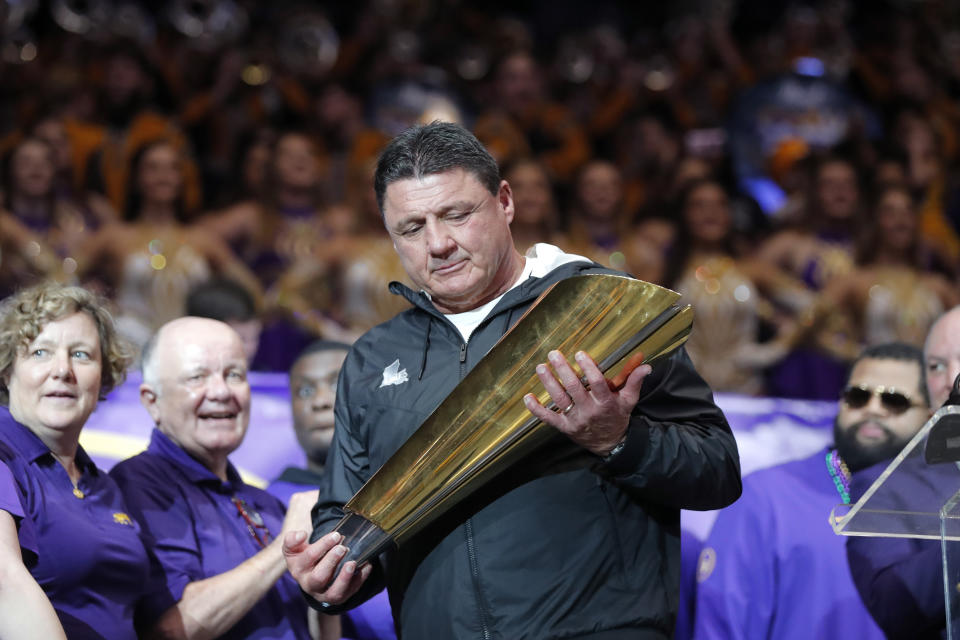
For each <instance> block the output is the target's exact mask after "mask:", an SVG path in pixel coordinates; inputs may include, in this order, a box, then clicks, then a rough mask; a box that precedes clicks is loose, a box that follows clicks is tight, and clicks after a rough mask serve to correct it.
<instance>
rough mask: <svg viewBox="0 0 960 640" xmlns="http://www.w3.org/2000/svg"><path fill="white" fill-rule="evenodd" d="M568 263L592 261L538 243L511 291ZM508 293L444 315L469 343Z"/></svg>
mask: <svg viewBox="0 0 960 640" xmlns="http://www.w3.org/2000/svg"><path fill="white" fill-rule="evenodd" d="M568 262H590V260H589V259H588V258H584V257H583V256H578V255H575V254H573V253H564V252H563V251H561V250H560V248H558V247H555V246H553V245H552V244H546V243H543V242H540V243H537V244H535V245H533V246H532V247H530V249H528V250H527V255H526V264H524V265H523V271H522V272H521V273H520V277H519V278H517V280H516V282H514V283H513V285H512V286H511V287H510V289H513V288H515V287H517V286H519V285H520V283H522V282H524V281H525V280H526V279H527V278H531V277H532V278H542V277H543V276H545V275H547V274H548V273H550V272H551V271H553V270H554V269H556V268H557V267H559V266H560V265H563V264H567V263H568ZM510 289H507V291H510ZM507 291H504V292H503V293H501V294H500V295H499V296H497V297H496V298H494V299H493V300H491V301H490V302H488V303H486V304H484V305H482V306H479V307H477V308H476V309H471V310H470V311H464V312H463V313H445V314H443V315H445V316H446V317H447V319H449V320H450V322H452V323H453V325H454V326H455V327H456V328H457V329H458V330H459V331H460V335H462V336H463V341H464V342H467V341H469V340H470V336H471V335H472V334H473V331H474V329H476V328H477V327H478V326H480V323H481V322H483V320H484V318H486V317H487V314H489V313H490V312H491V311H493V308H494V307H495V306H497V303H498V302H500V298H502V297H503V296H505V295H506V294H507Z"/></svg>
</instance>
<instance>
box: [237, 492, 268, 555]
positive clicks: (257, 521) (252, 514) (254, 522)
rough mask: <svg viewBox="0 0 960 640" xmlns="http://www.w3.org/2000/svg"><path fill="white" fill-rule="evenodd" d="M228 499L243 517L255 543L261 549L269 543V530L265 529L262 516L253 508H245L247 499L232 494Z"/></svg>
mask: <svg viewBox="0 0 960 640" xmlns="http://www.w3.org/2000/svg"><path fill="white" fill-rule="evenodd" d="M230 501H231V502H233V505H234V506H235V507H236V508H237V513H239V514H240V517H241V518H243V521H244V522H245V523H246V524H247V530H248V531H249V532H250V535H251V536H253V539H254V540H256V541H257V544H258V545H259V546H260V548H261V549H263V548H264V547H266V546H267V545H268V544H270V530H269V529H267V525H266V523H264V521H263V516H261V515H260V514H259V513H257V511H256V510H255V509H249V510H248V508H247V501H246V500H244V499H243V498H238V497H237V496H234V497H232V498H230Z"/></svg>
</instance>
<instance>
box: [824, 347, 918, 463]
mask: <svg viewBox="0 0 960 640" xmlns="http://www.w3.org/2000/svg"><path fill="white" fill-rule="evenodd" d="M847 386H848V387H863V388H865V389H868V390H871V391H873V390H875V389H877V388H878V387H883V388H884V389H886V390H893V391H897V392H899V393H901V394H903V395H905V396H907V398H909V399H910V400H911V401H912V404H913V405H914V406H911V407H910V408H908V409H907V410H906V411H903V412H900V413H898V412H897V411H896V410H894V409H891V408H890V407H888V406H886V405H884V403H883V402H882V401H881V398H880V396H879V394H877V393H873V394H872V395H871V397H870V399H869V400H868V401H867V403H866V404H865V405H863V406H861V407H854V406H851V405H850V404H849V403H848V402H846V401H845V400H841V401H840V409H839V411H838V413H837V418H836V420H835V421H834V439H835V442H836V446H837V449H838V450H839V451H840V456H841V457H842V458H843V459H844V460H845V461H846V463H847V465H848V466H849V467H850V468H851V469H852V470H857V469H862V468H864V467H868V466H870V465H872V464H875V463H877V462H880V461H882V460H887V459H890V458H892V457H894V456H895V455H896V454H897V453H899V452H900V450H901V449H903V446H904V445H905V444H906V443H907V442H908V441H909V440H910V438H912V437H913V436H914V434H916V433H917V431H918V430H919V429H920V427H922V426H923V423H924V422H926V421H927V418H929V417H930V409H929V408H928V407H927V405H926V403H925V402H924V400H923V396H922V395H921V392H920V367H919V366H918V365H917V364H915V363H913V362H909V361H906V360H891V359H886V358H884V359H874V358H865V359H863V360H861V361H860V362H858V363H857V364H856V366H855V367H854V368H853V371H852V372H851V373H850V378H849V380H848V381H847Z"/></svg>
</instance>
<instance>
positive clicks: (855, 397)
mask: <svg viewBox="0 0 960 640" xmlns="http://www.w3.org/2000/svg"><path fill="white" fill-rule="evenodd" d="M875 395H876V396H880V404H881V406H883V408H884V409H886V410H887V411H889V412H890V413H893V414H900V413H904V412H905V411H907V410H908V409H911V408H913V407H925V406H927V403H925V402H915V401H914V400H913V399H912V398H911V397H910V396H908V395H906V394H904V393H900V392H899V391H897V390H896V389H894V388H892V387H873V388H871V387H867V386H857V387H853V386H851V387H847V388H846V389H844V390H843V394H842V396H841V397H842V398H843V401H844V402H845V403H846V404H847V406H848V407H850V408H851V409H862V408H863V407H865V406H867V403H868V402H870V398H872V397H873V396H875Z"/></svg>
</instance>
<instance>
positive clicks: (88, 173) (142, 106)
mask: <svg viewBox="0 0 960 640" xmlns="http://www.w3.org/2000/svg"><path fill="white" fill-rule="evenodd" d="M103 65H104V66H103V80H104V84H103V87H102V93H101V106H100V111H99V112H98V113H100V114H102V116H103V119H104V122H103V123H92V124H89V125H86V126H84V125H77V126H76V127H75V128H74V131H73V133H74V136H75V137H74V140H73V146H74V153H75V158H76V159H77V162H78V163H79V165H80V166H79V167H78V170H77V173H78V174H79V175H81V176H82V177H83V180H84V181H85V184H87V185H89V186H90V187H92V188H93V189H94V190H96V191H99V192H100V193H103V194H104V195H106V196H107V198H108V199H109V200H110V203H111V204H112V205H113V208H114V209H115V210H116V211H125V210H127V209H128V208H129V202H128V197H129V196H130V193H129V185H130V182H131V180H130V174H131V172H133V171H134V170H135V167H134V162H133V160H134V156H135V155H136V154H137V153H139V152H140V151H141V149H142V148H143V147H144V146H145V145H146V144H148V143H153V142H155V141H157V140H163V141H165V142H166V143H167V144H169V145H170V146H172V147H173V148H174V149H176V150H177V151H178V152H179V153H180V154H181V155H182V157H183V161H182V162H183V166H182V169H181V170H182V174H183V184H182V187H181V188H182V189H183V194H182V197H183V200H184V204H185V206H186V207H187V209H188V210H190V211H196V210H197V209H198V208H199V206H200V204H201V194H200V181H199V175H198V171H197V167H196V164H195V163H194V161H193V159H192V158H189V157H188V156H187V155H186V152H187V149H188V145H187V140H186V138H185V137H184V136H183V134H182V132H181V131H180V129H179V127H178V126H177V124H176V122H175V121H173V120H172V119H170V118H168V117H166V116H163V115H161V114H160V113H158V112H157V110H156V109H155V108H154V105H153V104H152V103H151V87H150V83H151V76H150V65H149V63H148V62H147V60H146V58H145V57H144V56H143V54H142V53H140V51H139V50H138V49H137V47H136V45H133V44H124V43H118V44H116V45H114V47H113V48H112V49H110V51H109V52H108V54H107V55H106V57H105V59H104V60H103Z"/></svg>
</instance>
